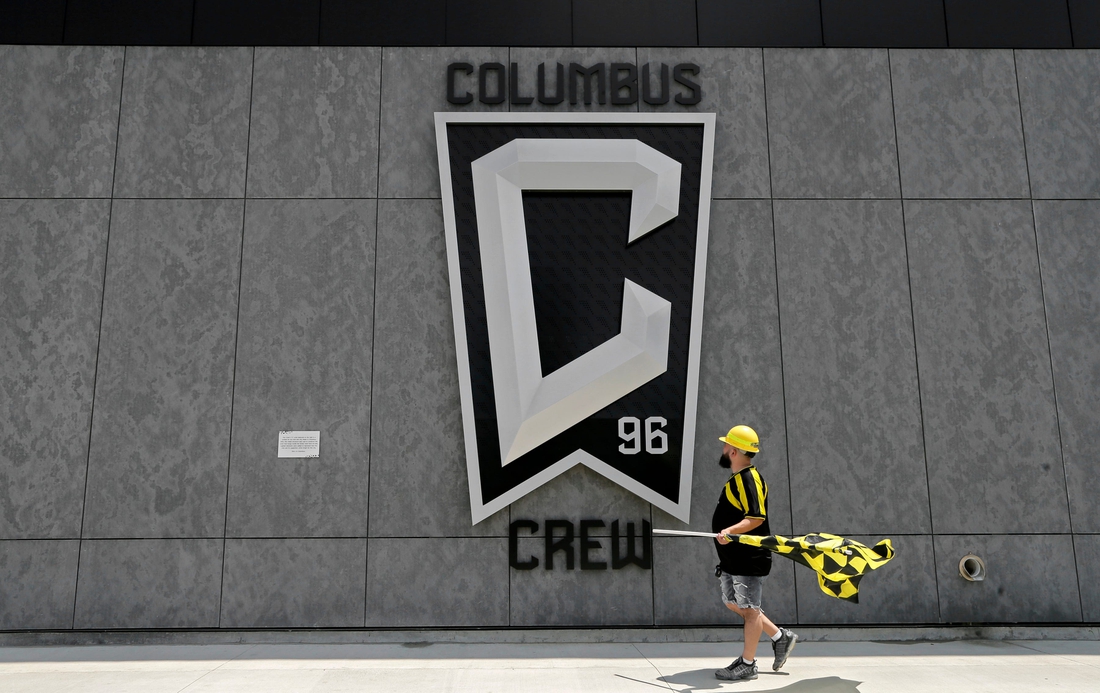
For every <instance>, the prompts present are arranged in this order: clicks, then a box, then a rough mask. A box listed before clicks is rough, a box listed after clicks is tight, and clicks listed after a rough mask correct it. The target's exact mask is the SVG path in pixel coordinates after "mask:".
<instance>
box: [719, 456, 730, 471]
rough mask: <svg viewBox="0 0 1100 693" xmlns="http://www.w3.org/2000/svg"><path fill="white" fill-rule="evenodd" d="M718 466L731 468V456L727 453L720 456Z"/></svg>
mask: <svg viewBox="0 0 1100 693" xmlns="http://www.w3.org/2000/svg"><path fill="white" fill-rule="evenodd" d="M718 466H719V467H721V468H722V469H729V468H730V458H728V457H726V454H725V453H722V456H721V457H719V458H718Z"/></svg>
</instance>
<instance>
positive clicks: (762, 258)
mask: <svg viewBox="0 0 1100 693" xmlns="http://www.w3.org/2000/svg"><path fill="white" fill-rule="evenodd" d="M700 351H701V353H700V364H699V405H698V417H697V419H696V429H695V473H694V474H693V475H692V491H691V520H690V522H689V524H688V525H684V524H682V523H680V521H679V520H676V519H675V518H673V517H672V516H671V515H667V514H666V513H664V512H662V511H660V510H656V509H655V510H654V511H653V513H654V521H655V523H656V524H655V526H657V527H664V528H674V529H688V528H691V529H695V530H703V531H710V529H711V527H710V519H711V515H712V513H713V512H714V505H715V503H716V502H717V500H718V497H719V495H720V493H721V488H722V485H723V484H725V483H726V480H727V478H728V477H729V472H728V471H727V470H724V469H721V468H720V467H719V466H718V456H719V455H720V454H721V452H722V443H720V442H719V441H718V437H719V436H723V435H725V434H726V431H728V430H729V429H730V428H731V427H732V426H735V425H736V424H739V423H747V424H750V425H751V426H753V428H754V429H755V430H756V432H757V433H758V434H759V435H760V445H761V448H760V449H761V453H760V455H759V456H757V457H756V458H755V462H756V465H757V467H759V469H760V472H761V474H762V475H763V476H764V480H765V481H767V482H768V514H769V516H770V518H771V519H770V524H771V528H772V531H774V532H779V533H783V532H786V533H788V534H789V533H790V531H791V506H790V484H789V482H788V478H787V431H786V424H785V419H784V411H783V364H782V359H781V358H780V343H779V304H778V299H777V298H776V281H775V242H774V236H773V233H772V208H771V203H770V202H757V201H747V200H746V201H716V202H713V203H712V204H711V226H710V242H709V244H708V246H707V284H706V307H705V309H704V311H703V335H702V344H701V346H700Z"/></svg>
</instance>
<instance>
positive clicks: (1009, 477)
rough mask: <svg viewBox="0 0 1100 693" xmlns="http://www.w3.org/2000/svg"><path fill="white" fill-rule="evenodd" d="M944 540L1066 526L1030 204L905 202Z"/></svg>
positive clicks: (935, 511) (934, 487)
mask: <svg viewBox="0 0 1100 693" xmlns="http://www.w3.org/2000/svg"><path fill="white" fill-rule="evenodd" d="M905 216H906V228H907V232H908V240H909V265H910V272H911V277H912V279H911V280H912V287H913V309H914V315H915V320H916V333H917V356H918V361H919V366H920V383H921V403H922V407H923V409H924V426H925V443H926V445H927V449H928V471H929V484H930V491H931V501H932V517H933V518H934V522H933V524H934V527H935V530H936V532H937V533H965V532H1064V531H1068V530H1069V512H1068V508H1067V503H1066V487H1065V475H1064V471H1063V468H1062V457H1061V449H1060V447H1059V442H1058V427H1057V422H1056V417H1055V409H1054V392H1053V381H1052V377H1051V370H1050V354H1049V352H1048V347H1047V334H1046V324H1045V318H1044V315H1043V298H1042V290H1041V287H1040V283H1039V262H1038V256H1037V254H1036V247H1035V232H1034V230H1033V227H1032V216H1031V205H1030V204H1029V203H1028V202H1007V201H1005V202H995V201H989V202H961V201H960V202H906V204H905Z"/></svg>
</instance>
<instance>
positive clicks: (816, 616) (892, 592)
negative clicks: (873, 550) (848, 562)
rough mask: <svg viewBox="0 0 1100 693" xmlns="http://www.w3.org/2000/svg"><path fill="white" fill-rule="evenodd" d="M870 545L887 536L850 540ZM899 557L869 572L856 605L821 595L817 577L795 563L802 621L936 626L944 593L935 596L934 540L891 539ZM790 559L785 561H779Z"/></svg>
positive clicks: (858, 536)
mask: <svg viewBox="0 0 1100 693" xmlns="http://www.w3.org/2000/svg"><path fill="white" fill-rule="evenodd" d="M848 538H849V539H854V540H855V541H858V542H860V543H862V544H866V545H867V546H873V545H875V544H876V543H878V542H879V541H881V540H882V539H883V538H885V537H883V536H878V535H871V536H866V535H858V534H857V535H852V536H849V537H848ZM890 539H891V542H892V543H893V545H894V549H895V550H896V551H897V553H896V554H895V555H894V558H893V559H892V560H891V561H890V562H889V563H887V564H886V565H884V566H883V567H881V568H879V569H878V570H874V571H870V572H868V573H867V575H865V576H864V577H863V579H862V580H861V581H860V584H859V603H858V604H852V603H850V602H845V601H842V600H840V599H836V598H834V597H830V596H829V595H827V594H825V593H824V592H822V591H821V587H820V586H819V585H818V583H817V574H816V573H814V572H813V571H812V570H810V569H808V568H806V567H805V566H801V565H796V566H795V568H794V574H795V576H796V579H797V580H798V622H799V623H818V624H842V623H853V624H854V623H936V622H937V621H939V603H938V600H939V595H937V593H936V561H935V560H934V556H933V550H932V537H930V536H927V535H924V536H917V535H911V534H903V535H895V536H893V537H891V538H890ZM775 560H776V562H778V561H787V559H785V558H776V559H775Z"/></svg>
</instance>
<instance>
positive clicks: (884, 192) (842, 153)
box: [764, 48, 899, 198]
mask: <svg viewBox="0 0 1100 693" xmlns="http://www.w3.org/2000/svg"><path fill="white" fill-rule="evenodd" d="M764 80H765V85H766V87H767V95H768V129H769V141H770V147H771V164H772V186H773V187H772V194H773V195H775V196H776V197H814V198H821V197H824V198H834V197H898V195H899V192H898V154H897V146H896V144H895V141H894V115H893V104H892V103H891V101H890V66H889V61H888V58H887V53H886V51H885V50H858V49H846V50H836V49H831V50H830V49H825V50H800V51H790V50H779V49H775V48H767V49H764Z"/></svg>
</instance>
